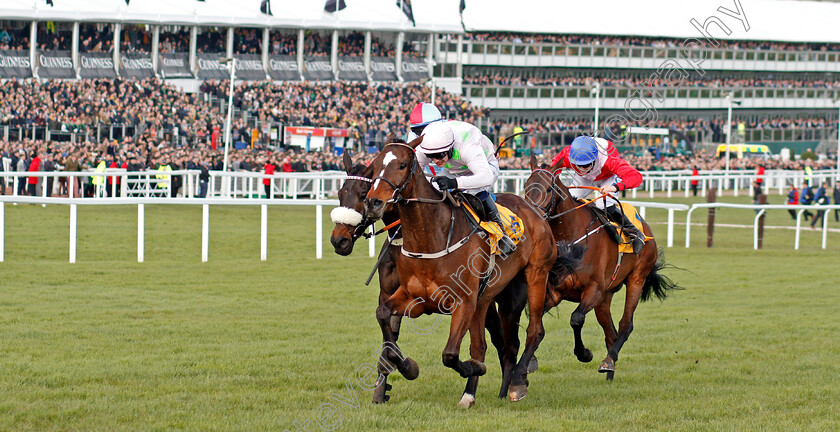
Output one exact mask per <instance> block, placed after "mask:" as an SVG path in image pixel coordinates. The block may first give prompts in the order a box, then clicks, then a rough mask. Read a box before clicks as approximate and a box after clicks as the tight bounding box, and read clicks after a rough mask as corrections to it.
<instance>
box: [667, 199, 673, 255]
mask: <svg viewBox="0 0 840 432" xmlns="http://www.w3.org/2000/svg"><path fill="white" fill-rule="evenodd" d="M668 247H674V209H672V208H669V209H668Z"/></svg>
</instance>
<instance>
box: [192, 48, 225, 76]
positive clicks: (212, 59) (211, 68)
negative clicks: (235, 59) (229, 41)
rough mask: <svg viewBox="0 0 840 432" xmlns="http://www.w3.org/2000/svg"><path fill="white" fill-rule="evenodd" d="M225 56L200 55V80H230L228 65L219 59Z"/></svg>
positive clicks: (215, 54) (220, 54) (222, 54)
mask: <svg viewBox="0 0 840 432" xmlns="http://www.w3.org/2000/svg"><path fill="white" fill-rule="evenodd" d="M224 56H225V54H224V53H213V54H198V73H197V74H196V75H197V77H198V79H202V80H208V79H218V80H226V79H230V74H229V73H228V65H226V64H222V63H221V62H220V61H219V58H220V57H224Z"/></svg>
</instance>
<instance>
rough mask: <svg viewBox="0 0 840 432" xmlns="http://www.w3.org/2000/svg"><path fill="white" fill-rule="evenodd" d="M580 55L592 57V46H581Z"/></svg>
mask: <svg viewBox="0 0 840 432" xmlns="http://www.w3.org/2000/svg"><path fill="white" fill-rule="evenodd" d="M580 56H581V57H591V56H592V47H590V46H582V47H580Z"/></svg>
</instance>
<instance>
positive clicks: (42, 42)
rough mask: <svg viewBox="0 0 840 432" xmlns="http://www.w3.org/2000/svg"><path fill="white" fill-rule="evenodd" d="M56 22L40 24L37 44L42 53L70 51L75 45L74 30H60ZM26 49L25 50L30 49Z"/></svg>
mask: <svg viewBox="0 0 840 432" xmlns="http://www.w3.org/2000/svg"><path fill="white" fill-rule="evenodd" d="M60 25H61V24H56V23H55V22H54V21H46V22H39V23H38V33H37V44H38V49H39V50H41V51H54V50H64V51H69V50H70V49H71V48H72V44H73V42H72V41H73V32H72V30H68V29H62V28H60ZM28 48H29V47H28V46H27V47H25V48H24V49H28Z"/></svg>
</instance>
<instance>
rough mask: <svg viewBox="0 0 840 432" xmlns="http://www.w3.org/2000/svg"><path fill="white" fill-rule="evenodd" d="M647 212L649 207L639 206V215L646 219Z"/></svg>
mask: <svg viewBox="0 0 840 432" xmlns="http://www.w3.org/2000/svg"><path fill="white" fill-rule="evenodd" d="M645 214H647V207H643V206H639V216H641V217H642V219H644V218H645Z"/></svg>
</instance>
